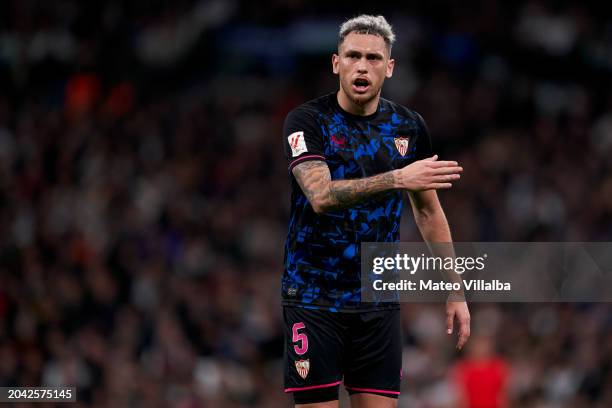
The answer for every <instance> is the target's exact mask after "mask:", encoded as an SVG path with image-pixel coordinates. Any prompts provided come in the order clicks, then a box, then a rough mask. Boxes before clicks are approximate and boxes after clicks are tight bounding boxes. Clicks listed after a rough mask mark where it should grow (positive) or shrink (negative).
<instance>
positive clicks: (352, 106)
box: [336, 89, 380, 116]
mask: <svg viewBox="0 0 612 408" xmlns="http://www.w3.org/2000/svg"><path fill="white" fill-rule="evenodd" d="M336 98H337V100H338V105H340V107H341V108H342V109H344V110H345V111H347V112H348V113H351V114H353V115H358V116H369V115H372V114H373V113H374V112H376V109H378V101H379V100H380V92H379V93H378V95H376V97H375V98H373V99H372V100H371V101H369V102H368V103H366V104H365V105H359V104H356V103H355V102H353V101H352V100H351V99H350V98H349V97H348V96H347V95H346V94H345V93H344V91H343V90H342V89H340V91H338V93H337V94H336Z"/></svg>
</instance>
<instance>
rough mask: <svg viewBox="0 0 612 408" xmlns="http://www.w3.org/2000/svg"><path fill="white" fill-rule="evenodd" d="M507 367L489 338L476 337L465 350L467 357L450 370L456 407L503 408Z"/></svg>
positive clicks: (508, 369)
mask: <svg viewBox="0 0 612 408" xmlns="http://www.w3.org/2000/svg"><path fill="white" fill-rule="evenodd" d="M509 374H510V368H509V365H508V363H507V362H506V359H505V358H504V357H502V356H499V355H497V354H496V353H495V350H494V345H493V339H492V338H491V337H490V336H484V335H480V336H477V337H476V338H474V339H473V340H472V343H471V344H470V346H469V347H468V348H467V356H466V357H465V358H464V359H462V360H460V361H458V362H457V364H455V366H454V367H453V369H452V379H453V382H454V384H455V386H456V388H457V390H458V394H459V403H458V405H457V406H458V407H462V408H505V407H507V406H508V392H507V385H508V379H509Z"/></svg>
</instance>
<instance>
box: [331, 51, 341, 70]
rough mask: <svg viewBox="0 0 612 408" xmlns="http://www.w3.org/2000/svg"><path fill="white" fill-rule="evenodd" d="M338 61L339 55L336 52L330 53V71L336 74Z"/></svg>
mask: <svg viewBox="0 0 612 408" xmlns="http://www.w3.org/2000/svg"><path fill="white" fill-rule="evenodd" d="M339 63H340V57H339V56H338V54H333V55H332V71H334V74H336V75H338V72H339V70H338V64H339Z"/></svg>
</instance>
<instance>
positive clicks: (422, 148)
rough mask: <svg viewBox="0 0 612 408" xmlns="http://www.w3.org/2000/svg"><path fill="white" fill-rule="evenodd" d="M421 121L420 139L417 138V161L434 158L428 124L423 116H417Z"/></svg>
mask: <svg viewBox="0 0 612 408" xmlns="http://www.w3.org/2000/svg"><path fill="white" fill-rule="evenodd" d="M415 113H416V112H415ZM416 115H417V118H418V121H419V127H420V131H419V137H418V138H417V142H416V143H417V145H416V158H415V160H423V159H426V158H428V157H431V156H433V148H432V145H431V137H430V136H429V129H428V128H427V124H426V123H425V120H424V119H423V117H422V116H421V115H419V114H418V113H417V114H416Z"/></svg>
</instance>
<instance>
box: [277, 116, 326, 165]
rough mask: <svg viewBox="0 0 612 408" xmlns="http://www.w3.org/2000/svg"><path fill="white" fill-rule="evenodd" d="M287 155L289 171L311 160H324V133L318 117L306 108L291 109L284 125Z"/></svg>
mask: <svg viewBox="0 0 612 408" xmlns="http://www.w3.org/2000/svg"><path fill="white" fill-rule="evenodd" d="M283 140H284V146H285V157H286V158H287V162H288V163H289V171H290V172H291V170H292V169H293V167H295V166H296V165H297V164H299V163H303V162H305V161H309V160H323V161H325V156H324V155H323V133H322V132H321V129H320V128H319V125H318V123H317V121H316V119H315V118H314V117H313V116H312V114H311V113H310V112H308V111H306V110H304V109H295V110H293V111H291V112H290V113H289V114H288V115H287V118H286V119H285V124H284V126H283Z"/></svg>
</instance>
